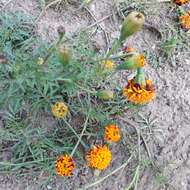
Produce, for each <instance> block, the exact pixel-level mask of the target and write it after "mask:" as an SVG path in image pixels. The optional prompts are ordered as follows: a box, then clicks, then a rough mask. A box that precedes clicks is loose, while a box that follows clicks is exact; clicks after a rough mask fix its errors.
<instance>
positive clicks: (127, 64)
mask: <svg viewBox="0 0 190 190" xmlns="http://www.w3.org/2000/svg"><path fill="white" fill-rule="evenodd" d="M144 65H145V58H144V55H143V54H136V55H133V56H132V57H130V58H128V59H127V60H125V61H124V63H121V64H120V65H118V66H117V68H116V69H117V70H126V69H127V70H133V69H137V68H141V67H144Z"/></svg>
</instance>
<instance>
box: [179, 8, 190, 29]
mask: <svg viewBox="0 0 190 190" xmlns="http://www.w3.org/2000/svg"><path fill="white" fill-rule="evenodd" d="M179 21H180V23H181V26H182V28H184V29H188V30H189V29H190V10H189V11H188V12H187V13H186V14H184V15H181V16H180V17H179Z"/></svg>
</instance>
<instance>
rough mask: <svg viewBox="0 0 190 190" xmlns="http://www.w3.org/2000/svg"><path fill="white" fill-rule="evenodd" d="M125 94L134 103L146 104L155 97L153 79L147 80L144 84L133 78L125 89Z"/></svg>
mask: <svg viewBox="0 0 190 190" xmlns="http://www.w3.org/2000/svg"><path fill="white" fill-rule="evenodd" d="M123 96H124V97H127V99H128V100H129V101H130V102H132V103H134V104H146V103H148V102H150V101H151V100H152V99H153V98H154V97H155V90H154V88H153V86H152V82H151V80H146V85H145V86H142V85H140V84H138V83H135V81H134V79H132V80H129V81H128V84H127V86H126V87H125V88H124V89H123Z"/></svg>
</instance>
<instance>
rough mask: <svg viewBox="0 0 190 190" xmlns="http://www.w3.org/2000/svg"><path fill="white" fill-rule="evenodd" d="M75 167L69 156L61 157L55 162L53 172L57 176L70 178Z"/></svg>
mask: <svg viewBox="0 0 190 190" xmlns="http://www.w3.org/2000/svg"><path fill="white" fill-rule="evenodd" d="M74 167H75V165H74V162H73V160H72V158H71V157H70V156H69V155H67V154H66V155H61V156H59V157H58V159H57V160H56V162H55V172H56V174H57V175H58V176H70V175H71V174H72V171H73V169H74Z"/></svg>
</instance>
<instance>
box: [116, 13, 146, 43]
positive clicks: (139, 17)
mask: <svg viewBox="0 0 190 190" xmlns="http://www.w3.org/2000/svg"><path fill="white" fill-rule="evenodd" d="M144 22H145V17H144V15H143V14H142V13H140V12H137V11H133V12H131V13H129V14H128V16H127V17H126V18H125V20H124V22H123V25H122V28H121V34H120V39H119V40H120V42H123V41H124V40H126V38H127V37H129V36H131V35H132V34H134V33H135V32H137V31H139V30H140V29H141V28H142V26H143V24H144Z"/></svg>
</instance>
